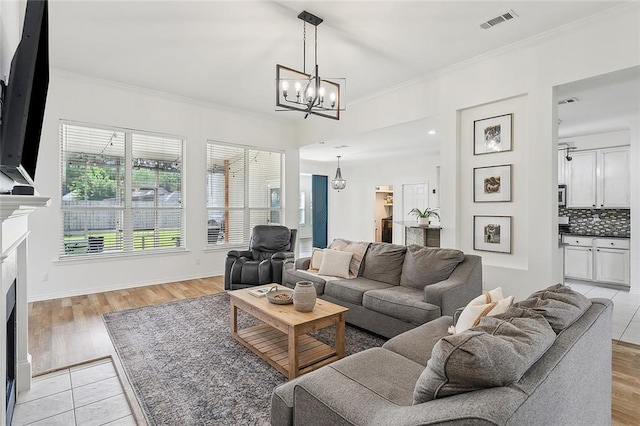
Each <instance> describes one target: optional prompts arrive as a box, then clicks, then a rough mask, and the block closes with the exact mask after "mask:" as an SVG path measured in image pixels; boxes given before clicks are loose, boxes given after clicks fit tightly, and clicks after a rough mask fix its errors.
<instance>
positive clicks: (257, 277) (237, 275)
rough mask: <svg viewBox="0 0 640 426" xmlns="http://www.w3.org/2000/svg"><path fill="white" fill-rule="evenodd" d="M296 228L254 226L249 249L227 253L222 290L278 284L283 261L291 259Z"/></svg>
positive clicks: (280, 280) (280, 282) (280, 281)
mask: <svg viewBox="0 0 640 426" xmlns="http://www.w3.org/2000/svg"><path fill="white" fill-rule="evenodd" d="M297 232H298V231H297V230H296V229H289V228H287V227H286V226H276V225H256V226H255V227H254V228H253V231H252V233H251V241H250V243H249V250H231V251H230V252H229V253H227V260H226V262H225V265H224V289H225V290H235V289H238V288H245V287H251V286H256V285H263V284H270V283H279V284H282V269H283V264H284V261H285V259H293V257H294V254H293V249H294V247H295V244H296V234H297Z"/></svg>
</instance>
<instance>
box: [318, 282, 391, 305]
mask: <svg viewBox="0 0 640 426" xmlns="http://www.w3.org/2000/svg"><path fill="white" fill-rule="evenodd" d="M388 287H392V286H391V285H390V284H386V283H383V282H380V281H375V280H370V279H368V278H363V277H358V278H354V279H351V280H341V279H337V280H331V281H327V283H326V284H325V286H324V293H325V294H326V295H328V296H331V297H333V298H335V299H338V300H344V301H345V302H349V303H353V304H354V305H362V296H363V295H364V293H365V292H367V291H369V290H380V289H383V288H388Z"/></svg>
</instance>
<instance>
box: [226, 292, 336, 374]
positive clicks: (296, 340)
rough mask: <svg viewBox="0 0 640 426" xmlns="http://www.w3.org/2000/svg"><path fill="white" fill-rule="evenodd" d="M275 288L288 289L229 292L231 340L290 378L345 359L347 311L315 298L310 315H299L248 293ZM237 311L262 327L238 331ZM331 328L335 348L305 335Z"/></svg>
mask: <svg viewBox="0 0 640 426" xmlns="http://www.w3.org/2000/svg"><path fill="white" fill-rule="evenodd" d="M274 285H275V286H277V287H278V289H287V287H284V286H281V285H277V284H269V285H265V286H260V287H251V288H246V289H242V290H234V291H230V292H229V296H230V299H231V335H232V336H233V338H234V339H236V340H237V341H239V342H240V343H242V344H243V345H244V346H246V347H247V348H249V349H250V350H251V351H253V352H254V353H255V354H256V355H258V356H259V357H260V358H262V359H264V360H265V361H267V362H268V363H269V364H270V365H271V366H272V367H273V368H275V369H276V370H278V371H279V372H281V373H282V374H284V375H285V376H286V377H287V378H289V379H293V378H294V377H298V376H300V375H302V374H305V373H308V372H310V371H313V370H316V369H318V368H320V367H322V366H323V365H326V364H329V363H331V362H333V361H336V360H338V359H340V358H342V357H344V329H345V324H344V316H345V312H347V311H348V309H347V308H345V307H342V306H339V305H336V304H334V303H331V302H327V301H325V300H321V299H318V300H317V301H316V305H315V307H314V308H313V311H312V312H298V311H297V310H296V309H295V308H294V306H293V304H289V305H276V304H273V303H270V302H269V301H268V300H267V298H266V297H255V296H252V295H251V294H249V291H251V290H255V289H257V288H261V287H273V286H274ZM238 309H241V310H242V311H244V312H246V313H248V314H249V315H251V316H253V317H255V318H257V319H259V320H260V321H262V322H263V324H260V325H256V326H253V327H248V328H244V329H242V330H238ZM330 326H335V333H336V340H335V347H331V346H329V345H326V344H324V343H322V342H320V341H319V340H316V339H314V338H313V337H311V336H309V335H307V333H310V332H312V331H315V330H320V329H321V328H325V327H330Z"/></svg>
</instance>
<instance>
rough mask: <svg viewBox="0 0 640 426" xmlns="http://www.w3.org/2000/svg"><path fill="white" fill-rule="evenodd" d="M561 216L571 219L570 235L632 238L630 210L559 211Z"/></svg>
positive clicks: (561, 209)
mask: <svg viewBox="0 0 640 426" xmlns="http://www.w3.org/2000/svg"><path fill="white" fill-rule="evenodd" d="M558 215H559V216H568V217H569V233H574V234H587V235H602V236H611V237H630V236H631V210H629V209H567V208H560V209H558Z"/></svg>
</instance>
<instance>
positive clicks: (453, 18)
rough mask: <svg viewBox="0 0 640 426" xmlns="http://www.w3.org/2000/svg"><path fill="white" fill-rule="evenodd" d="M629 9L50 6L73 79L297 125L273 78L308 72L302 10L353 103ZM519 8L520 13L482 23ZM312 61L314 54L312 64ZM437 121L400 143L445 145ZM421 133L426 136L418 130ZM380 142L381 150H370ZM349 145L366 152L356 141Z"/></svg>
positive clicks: (583, 5) (56, 40)
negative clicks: (279, 70)
mask: <svg viewBox="0 0 640 426" xmlns="http://www.w3.org/2000/svg"><path fill="white" fill-rule="evenodd" d="M622 3H624V2H623V1H612V0H606V1H544V2H541V1H454V0H449V1H428V0H422V1H421V0H390V1H362V0H360V1H328V0H317V1H266V0H265V1H243V0H228V1H213V0H211V1H164V0H159V1H149V0H142V1H115V0H112V1H96V0H91V1H86V0H85V1H66V0H50V5H49V20H50V61H51V65H52V67H54V68H58V69H61V70H65V71H69V72H72V73H77V74H83V75H87V76H93V77H96V78H100V79H105V80H111V81H116V82H121V83H125V84H128V85H133V86H139V87H143V88H147V89H152V90H158V91H162V92H168V93H172V94H176V95H180V96H185V97H188V98H193V99H198V100H202V101H206V102H210V103H212V104H216V105H221V106H225V107H231V108H237V109H241V110H245V111H251V112H254V113H259V114H269V115H273V114H277V116H278V117H282V118H286V119H292V120H297V119H301V115H299V114H296V113H291V112H277V113H276V112H274V103H275V102H274V101H275V99H274V98H275V95H274V93H275V91H274V80H275V65H276V64H277V63H279V64H283V65H286V66H290V67H293V68H302V21H301V20H299V19H298V18H297V15H298V13H299V12H301V11H302V10H307V11H309V12H311V13H313V14H315V15H317V16H319V17H321V18H323V19H324V23H322V24H321V25H320V26H319V27H318V34H319V35H318V38H319V40H318V63H319V66H320V75H321V76H323V77H345V78H346V79H347V92H346V96H345V98H346V102H347V107H348V104H349V102H354V101H357V100H360V99H363V98H367V97H369V96H371V95H374V94H377V93H380V92H382V91H384V90H385V89H388V88H390V87H393V86H395V85H398V84H401V83H403V82H406V81H409V80H412V79H415V78H417V77H420V76H423V75H425V74H429V73H431V72H434V71H436V70H439V69H442V68H445V67H447V66H450V65H453V64H456V63H459V62H461V61H464V60H467V59H470V58H474V57H477V56H479V55H482V54H485V53H487V52H490V51H492V50H495V49H498V48H501V47H504V46H507V45H510V44H513V43H517V42H519V41H521V40H524V39H526V38H529V37H532V36H534V35H537V34H540V33H544V32H547V31H550V30H553V29H554V28H557V27H560V26H563V25H566V24H568V23H570V22H572V21H576V20H580V19H583V18H585V17H588V16H591V15H594V14H597V13H600V12H602V11H604V10H606V9H609V8H612V7H616V6H618V5H620V4H622ZM510 10H513V11H515V12H516V13H517V14H518V15H519V17H518V18H516V19H513V20H510V21H507V22H504V23H502V24H500V25H498V26H496V27H494V28H491V29H489V30H483V29H481V28H480V24H481V23H483V22H485V21H487V20H489V19H491V18H494V17H496V16H498V15H501V14H503V13H505V12H507V11H510ZM311 28H312V27H310V26H308V28H307V32H308V36H307V38H308V40H310V39H311V37H310V34H309V33H311ZM308 42H309V41H308ZM311 51H312V44H309V45H308V47H307V52H308V53H309V52H311ZM311 61H312V56H311V55H308V59H307V67H309V64H310V62H311ZM430 121H431V120H430V119H425V120H421V122H419V123H411V124H409V125H408V128H407V130H406V131H404V137H403V139H402V140H406V141H407V143H406V145H409V144H410V143H411V141H410V140H409V139H412V140H414V143H422V144H428V143H432V144H433V145H434V146H436V147H437V146H438V141H437V137H435V138H434V137H431V138H429V139H425V137H422V136H420V135H422V134H423V133H424V132H422V130H425V129H426V128H427V127H429V126H431V125H432V124H430ZM396 130H397V131H403V130H402V129H396ZM416 130H420V132H421V133H420V134H419V135H416V134H414V133H412V132H413V131H416ZM363 138H364V136H363ZM372 138H377V139H376V140H378V143H377V144H373V145H372V144H371V142H370V141H371V139H372ZM388 138H392V139H394V141H395V142H396V143H397V142H398V141H399V140H400V138H399V137H397V136H396V135H394V134H392V133H390V132H387V133H386V136H385V133H384V132H383V135H378V136H374V135H372V134H370V135H368V136H367V137H366V139H367V144H368V149H369V150H373V147H374V146H377V145H379V146H385V145H386V146H388ZM416 139H417V140H416ZM336 143H338V144H341V143H340V142H339V141H337V142H336ZM344 144H348V145H349V146H350V147H353V146H357V145H358V140H352V141H348V143H346V142H345V143H344ZM324 148H325V150H324V151H327V149H326V148H327V147H324ZM401 149H402V148H401ZM407 149H409V147H408V146H407ZM310 150H312V148H310ZM328 151H329V152H327V153H326V154H325V157H326V158H327V159H328V158H335V155H336V154H335V151H337V150H334V149H333V148H331V149H330V150H328ZM395 151H396V152H397V150H395ZM306 155H307V154H306V153H304V152H303V153H302V156H303V157H304V156H306ZM362 155H366V153H364V152H363V153H362ZM316 159H320V158H317V157H316Z"/></svg>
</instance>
